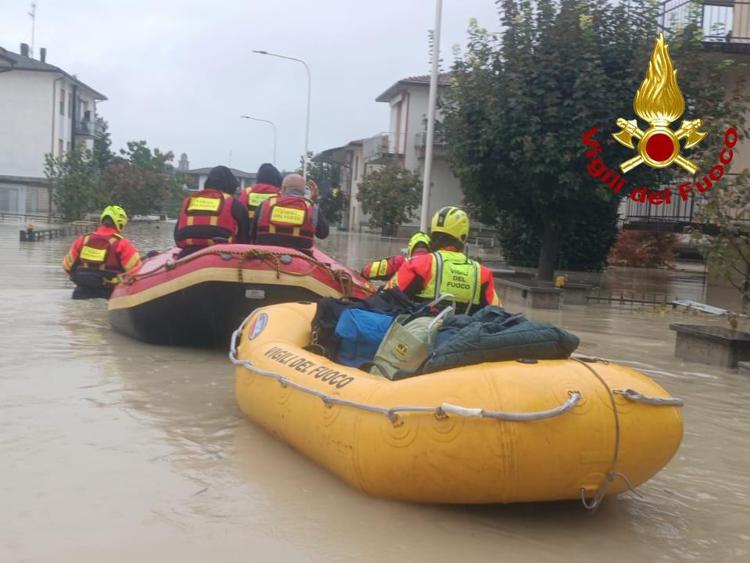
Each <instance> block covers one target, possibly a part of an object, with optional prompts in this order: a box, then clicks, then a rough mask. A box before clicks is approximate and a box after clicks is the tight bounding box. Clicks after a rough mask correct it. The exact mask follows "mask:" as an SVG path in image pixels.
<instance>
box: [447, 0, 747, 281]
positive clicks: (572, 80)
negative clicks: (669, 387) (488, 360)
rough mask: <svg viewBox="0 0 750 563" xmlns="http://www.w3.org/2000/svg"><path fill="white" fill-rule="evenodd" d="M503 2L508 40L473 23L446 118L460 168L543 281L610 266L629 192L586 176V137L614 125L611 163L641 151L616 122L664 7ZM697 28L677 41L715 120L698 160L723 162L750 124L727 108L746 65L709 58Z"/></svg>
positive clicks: (698, 99)
mask: <svg viewBox="0 0 750 563" xmlns="http://www.w3.org/2000/svg"><path fill="white" fill-rule="evenodd" d="M498 5H499V7H500V14H501V15H500V19H501V26H502V28H503V29H504V31H503V33H502V36H501V37H498V36H496V35H494V34H490V33H488V32H487V31H486V30H484V29H482V28H480V27H479V26H478V25H477V24H476V22H472V24H471V25H470V28H469V40H468V45H467V48H466V53H465V54H463V55H461V56H459V57H458V58H457V60H456V62H455V64H454V66H453V75H452V76H453V85H452V87H451V89H450V92H449V95H448V96H447V100H446V104H445V106H444V108H443V113H444V115H445V125H446V131H447V136H448V141H449V148H450V151H451V164H452V167H453V170H454V173H455V174H456V176H457V177H458V178H459V179H460V180H461V183H462V185H463V188H464V191H465V195H466V198H467V201H468V203H469V204H470V206H471V207H472V208H474V209H477V210H479V213H480V218H481V219H482V220H483V221H484V222H486V223H491V224H496V225H500V229H501V236H503V235H502V232H503V231H504V233H505V237H504V238H505V240H504V241H503V242H504V243H505V244H504V250H505V252H506V254H510V255H513V254H514V253H518V252H517V250H516V248H514V247H515V246H518V247H520V248H521V249H522V252H520V253H521V254H523V255H524V256H525V257H527V259H529V254H531V258H530V259H533V258H534V256H535V257H536V263H537V266H538V272H537V276H538V277H539V278H540V279H547V280H548V279H551V278H552V276H553V273H554V269H555V267H557V266H558V265H560V264H562V263H565V264H574V263H583V264H585V263H588V264H590V265H593V266H596V265H601V264H603V263H604V259H605V257H606V255H607V252H608V249H609V246H610V245H611V243H612V242H613V241H614V238H615V228H616V212H615V210H616V207H617V202H618V199H619V197H622V196H624V195H627V194H624V193H621V194H615V193H614V192H613V191H612V190H610V189H609V188H607V187H605V186H603V184H601V183H599V184H597V183H595V182H594V181H593V180H592V179H591V178H590V177H589V176H588V174H586V173H585V167H586V164H587V161H586V160H585V158H584V150H582V149H583V148H585V147H582V144H581V140H580V139H581V134H582V133H583V132H585V131H586V130H588V129H590V128H591V127H593V126H598V127H599V128H601V129H602V133H600V135H599V136H598V138H597V140H598V141H599V142H600V143H601V144H602V150H603V152H602V154H601V155H600V156H601V158H602V159H603V160H604V161H605V162H610V163H612V165H614V164H615V163H619V162H622V161H624V160H626V159H627V158H629V157H630V156H632V152H631V153H629V152H628V151H627V149H624V148H623V147H620V146H619V145H617V144H616V142H615V141H614V140H613V139H612V138H611V135H610V134H609V133H611V132H613V131H614V129H616V127H615V126H614V122H615V120H616V118H618V117H625V118H627V119H631V118H632V116H633V108H632V103H633V96H634V94H635V92H636V90H637V88H638V86H639V84H640V82H641V81H642V80H643V78H644V76H645V72H646V68H647V61H648V57H649V55H650V53H651V50H652V48H653V42H654V39H655V37H656V36H657V26H656V24H657V21H658V17H657V10H658V7H657V6H656V4H653V3H649V2H646V1H640V0H639V1H634V2H630V3H617V4H615V3H607V2H603V1H601V0H560V1H559V2H553V1H552V0H538V1H537V2H536V3H530V2H527V1H525V0H500V1H498ZM697 23H698V22H696V21H693V22H691V23H690V24H689V25H687V26H685V27H684V28H683V30H682V31H681V32H680V33H677V34H675V35H673V36H672V37H670V41H669V43H670V51H671V54H672V57H673V59H674V60H675V64H676V67H677V68H678V69H680V68H686V69H687V68H689V69H690V72H684V73H682V74H680V87H681V89H682V91H683V93H684V94H685V98H686V107H688V108H690V109H689V112H690V114H691V118H695V117H700V118H702V119H703V120H704V123H706V124H708V129H709V133H710V135H709V139H707V141H706V142H704V143H702V144H701V145H699V146H698V147H696V148H695V149H692V152H691V154H690V156H691V159H695V160H697V161H699V162H700V161H705V160H706V159H708V158H709V157H710V155H712V154H713V155H714V156H715V154H716V153H715V152H713V153H712V152H711V151H712V150H714V149H715V147H716V145H715V143H714V142H713V140H715V138H716V137H718V136H720V134H718V131H720V129H721V127H722V126H723V124H725V123H727V120H732V119H735V118H737V119H741V118H740V117H739V116H740V115H741V113H742V112H743V111H744V108H743V107H742V106H741V105H739V106H734V107H728V104H727V103H726V101H727V100H736V99H737V94H736V92H739V91H740V90H741V86H740V87H736V84H737V81H736V80H732V81H729V80H727V79H726V77H727V73H728V72H730V71H734V69H732V68H731V67H732V65H733V64H734V65H735V66H736V64H735V63H728V62H726V61H717V60H716V58H715V57H713V56H712V55H710V54H707V53H706V52H704V50H703V46H702V44H701V41H700V26H699V25H698V24H697ZM734 72H735V73H736V71H734ZM707 84H710V85H711V87H710V88H707V87H706V85H707ZM738 107H739V110H740V111H737V109H738ZM746 107H747V106H745V108H746ZM678 173H679V172H678ZM673 174H674V171H673V170H666V169H665V170H664V171H663V172H661V173H657V172H656V171H654V170H652V169H650V168H647V167H646V166H641V167H639V168H637V169H635V170H633V171H632V172H630V173H629V174H628V176H627V179H628V183H629V186H630V187H636V186H643V185H653V186H655V187H659V186H661V185H664V184H663V183H662V182H666V181H668V180H669V178H670V177H671V175H673ZM501 222H502V223H501ZM503 223H505V226H503ZM585 233H600V234H601V235H602V236H603V241H604V244H597V245H594V246H592V245H584V244H582V243H583V242H584V237H585V236H586V235H585ZM585 246H587V248H586V250H585V252H588V253H589V256H587V255H585V254H584V250H583V248H584V247H585ZM592 252H593V253H594V254H593V256H591V255H590V254H591V253H592Z"/></svg>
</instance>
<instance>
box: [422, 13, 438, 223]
mask: <svg viewBox="0 0 750 563" xmlns="http://www.w3.org/2000/svg"><path fill="white" fill-rule="evenodd" d="M442 11H443V0H435V30H434V32H433V34H434V35H433V37H434V45H433V46H432V74H431V75H430V95H429V98H428V100H427V136H426V139H425V151H424V179H423V182H422V213H421V217H420V221H419V225H420V229H421V230H422V231H423V232H425V233H426V232H427V231H428V228H429V226H430V225H429V221H430V217H429V211H430V210H429V204H430V184H431V183H432V140H433V137H434V136H435V105H436V101H437V89H438V61H439V59H440V19H441V17H442Z"/></svg>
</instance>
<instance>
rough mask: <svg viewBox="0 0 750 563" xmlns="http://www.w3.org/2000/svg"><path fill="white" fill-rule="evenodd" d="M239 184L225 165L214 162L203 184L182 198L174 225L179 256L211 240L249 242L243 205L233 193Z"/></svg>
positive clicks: (245, 210)
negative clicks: (196, 190)
mask: <svg viewBox="0 0 750 563" xmlns="http://www.w3.org/2000/svg"><path fill="white" fill-rule="evenodd" d="M239 185H240V184H239V182H238V181H237V178H235V177H234V174H232V171H231V170H230V169H229V168H227V167H226V166H216V167H215V168H213V169H211V172H209V174H208V178H206V182H205V184H204V188H203V189H202V190H201V191H199V192H196V193H194V194H192V195H189V196H188V197H186V198H185V199H184V200H183V202H182V207H181V208H180V216H179V218H178V219H177V225H175V229H174V240H175V242H176V243H177V246H179V247H180V248H182V252H181V253H180V257H183V256H187V255H188V254H190V253H192V252H195V251H196V250H200V249H201V248H205V247H207V246H212V245H214V244H222V243H247V242H249V236H248V233H249V228H248V223H249V219H248V216H247V208H246V207H245V206H244V205H243V204H242V203H240V202H239V201H238V200H237V199H235V198H234V197H233V195H234V192H235V191H236V190H237V188H238V187H239Z"/></svg>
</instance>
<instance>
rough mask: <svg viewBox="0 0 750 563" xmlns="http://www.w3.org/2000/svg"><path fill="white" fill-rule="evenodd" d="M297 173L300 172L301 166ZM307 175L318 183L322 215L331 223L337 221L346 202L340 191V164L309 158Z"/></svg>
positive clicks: (339, 219)
mask: <svg viewBox="0 0 750 563" xmlns="http://www.w3.org/2000/svg"><path fill="white" fill-rule="evenodd" d="M303 165H304V164H303ZM297 173H298V174H302V168H301V167H300V169H299V170H298V171H297ZM307 177H308V178H310V179H311V180H313V181H314V182H315V183H316V184H317V185H318V189H319V190H320V200H319V202H318V203H319V205H320V210H321V212H322V213H323V216H324V217H325V218H326V220H327V221H328V222H329V223H331V224H335V223H339V222H340V221H341V218H342V217H343V214H344V209H345V208H346V204H347V202H346V197H345V196H344V193H343V192H342V191H341V164H340V163H338V162H332V161H329V160H314V159H310V161H309V163H308V167H307Z"/></svg>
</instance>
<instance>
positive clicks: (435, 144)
mask: <svg viewBox="0 0 750 563" xmlns="http://www.w3.org/2000/svg"><path fill="white" fill-rule="evenodd" d="M414 148H415V149H416V151H417V158H420V159H422V158H424V155H425V150H426V149H427V133H426V132H422V133H417V134H416V135H415V137H414ZM447 157H448V140H447V139H446V138H445V132H444V131H443V130H442V129H440V128H438V127H436V128H435V134H434V135H433V137H432V158H447Z"/></svg>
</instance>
